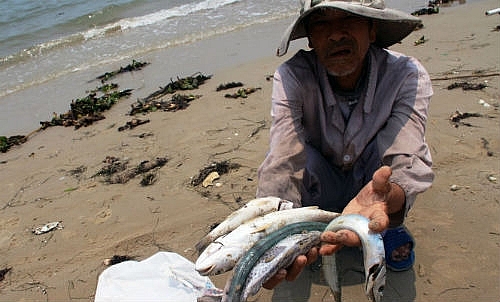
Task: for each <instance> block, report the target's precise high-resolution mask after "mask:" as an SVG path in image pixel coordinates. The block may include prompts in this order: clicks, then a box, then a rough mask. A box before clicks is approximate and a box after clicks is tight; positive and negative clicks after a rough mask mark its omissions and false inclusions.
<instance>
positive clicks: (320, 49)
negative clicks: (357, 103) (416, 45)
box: [307, 9, 376, 79]
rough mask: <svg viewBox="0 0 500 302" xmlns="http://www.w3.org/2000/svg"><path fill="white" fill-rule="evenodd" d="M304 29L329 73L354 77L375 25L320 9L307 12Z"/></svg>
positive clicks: (358, 72)
mask: <svg viewBox="0 0 500 302" xmlns="http://www.w3.org/2000/svg"><path fill="white" fill-rule="evenodd" d="M307 28H308V31H309V45H310V46H311V47H312V48H313V49H314V51H315V52H316V54H317V55H318V57H319V60H320V62H321V63H323V65H325V66H326V68H327V69H328V71H329V72H330V74H331V75H333V76H336V77H354V78H356V79H357V77H358V76H359V75H360V74H361V71H362V69H363V61H364V58H365V55H366V53H367V51H368V48H369V46H370V43H372V42H374V41H375V38H376V35H375V25H374V24H373V23H371V22H370V20H368V19H366V18H362V17H357V16H354V15H350V14H347V13H345V12H342V11H339V10H333V9H323V10H319V11H317V12H314V13H312V14H311V16H310V17H309V22H308V25H307Z"/></svg>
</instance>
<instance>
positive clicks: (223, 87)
mask: <svg viewBox="0 0 500 302" xmlns="http://www.w3.org/2000/svg"><path fill="white" fill-rule="evenodd" d="M242 86H243V83H242V82H229V83H226V84H220V85H219V86H217V88H216V89H215V90H216V91H221V90H226V89H230V88H236V87H242Z"/></svg>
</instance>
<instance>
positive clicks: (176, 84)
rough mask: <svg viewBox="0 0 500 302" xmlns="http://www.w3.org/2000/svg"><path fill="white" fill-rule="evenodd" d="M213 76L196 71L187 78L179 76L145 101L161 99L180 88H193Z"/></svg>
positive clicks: (144, 100)
mask: <svg viewBox="0 0 500 302" xmlns="http://www.w3.org/2000/svg"><path fill="white" fill-rule="evenodd" d="M210 78H212V76H211V75H204V74H202V73H201V72H198V73H195V74H193V75H192V76H189V77H185V78H177V81H173V80H170V83H169V84H167V86H165V87H160V89H159V90H157V91H155V92H153V93H151V94H150V95H148V96H147V97H146V98H144V99H143V102H149V101H152V100H156V99H159V98H161V97H163V96H165V95H167V94H172V93H175V92H176V91H178V90H193V89H197V88H198V87H199V86H200V85H202V84H204V83H205V81H206V80H208V79H210Z"/></svg>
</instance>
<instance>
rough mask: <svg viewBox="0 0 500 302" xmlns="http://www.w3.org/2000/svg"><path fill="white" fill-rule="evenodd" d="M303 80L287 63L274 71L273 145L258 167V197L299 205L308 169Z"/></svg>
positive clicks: (271, 137)
mask: <svg viewBox="0 0 500 302" xmlns="http://www.w3.org/2000/svg"><path fill="white" fill-rule="evenodd" d="M299 86H300V81H299V80H298V79H297V78H296V77H295V75H294V74H293V73H292V72H291V71H290V69H289V68H287V67H286V65H282V66H280V68H278V70H277V71H276V72H275V74H274V83H273V92H272V106H271V117H272V124H271V131H270V147H269V151H268V153H267V155H266V158H265V160H264V161H263V163H262V164H261V166H260V167H259V170H258V178H259V183H258V188H257V197H264V196H277V197H280V198H283V199H286V200H289V201H292V202H293V203H294V206H295V207H298V206H300V200H301V194H300V192H301V186H303V184H302V179H303V173H304V169H305V161H306V155H305V149H304V141H305V140H304V128H303V125H302V116H303V113H302V101H301V97H300V95H298V93H299V91H300V89H298V87H299Z"/></svg>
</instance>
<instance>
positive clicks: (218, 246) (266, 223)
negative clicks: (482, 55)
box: [195, 206, 340, 276]
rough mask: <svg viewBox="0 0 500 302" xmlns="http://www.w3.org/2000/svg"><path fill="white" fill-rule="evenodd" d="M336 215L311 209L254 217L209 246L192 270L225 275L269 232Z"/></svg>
mask: <svg viewBox="0 0 500 302" xmlns="http://www.w3.org/2000/svg"><path fill="white" fill-rule="evenodd" d="M339 215H340V214H338V213H334V212H329V211H324V210H320V209H318V208H317V207H315V206H313V207H302V208H293V209H289V210H283V211H277V212H272V213H269V214H266V215H264V216H261V217H257V218H254V219H252V220H250V221H247V222H245V223H243V224H242V225H240V226H239V227H237V228H236V229H234V230H233V231H232V232H230V233H228V234H226V235H224V236H222V237H219V238H217V239H216V240H215V241H214V242H212V243H211V244H209V245H208V246H207V248H206V249H205V250H204V251H203V252H202V253H201V254H200V256H199V257H198V259H197V260H196V263H195V269H196V270H197V271H198V273H200V274H201V275H203V276H206V275H217V274H221V273H224V272H227V271H229V270H231V269H232V268H233V267H234V266H235V265H236V263H237V262H238V260H239V259H240V258H241V256H242V255H243V254H244V253H246V252H247V251H248V250H249V249H250V248H251V247H252V246H253V245H254V244H255V243H256V242H257V241H259V240H260V239H261V238H263V237H265V236H267V235H268V234H270V233H271V232H274V231H276V230H278V229H280V228H282V227H284V226H285V225H288V224H291V223H296V222H300V221H318V222H330V221H331V220H332V219H334V218H335V217H337V216H339Z"/></svg>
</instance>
